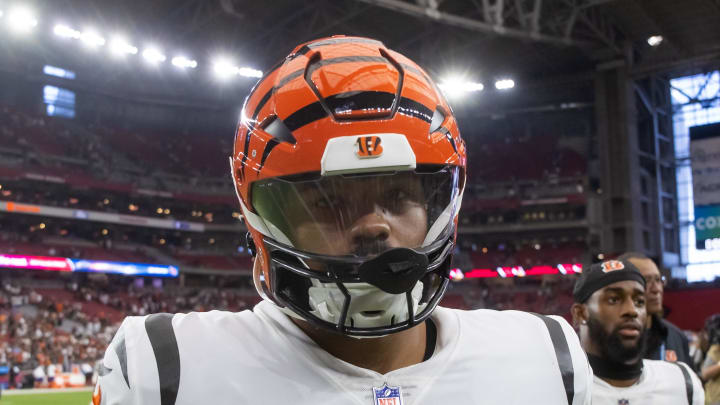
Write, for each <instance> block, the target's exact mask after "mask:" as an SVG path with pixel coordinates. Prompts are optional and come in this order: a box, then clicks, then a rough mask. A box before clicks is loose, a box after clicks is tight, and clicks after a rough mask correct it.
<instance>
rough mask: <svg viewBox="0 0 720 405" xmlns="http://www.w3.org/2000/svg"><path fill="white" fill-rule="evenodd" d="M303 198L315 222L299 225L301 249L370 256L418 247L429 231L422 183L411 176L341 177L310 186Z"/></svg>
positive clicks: (298, 241) (298, 236) (298, 244)
mask: <svg viewBox="0 0 720 405" xmlns="http://www.w3.org/2000/svg"><path fill="white" fill-rule="evenodd" d="M302 200H303V201H306V202H308V203H307V207H306V209H307V210H308V211H309V212H310V213H311V214H310V217H311V218H312V221H305V222H302V223H300V224H299V226H298V227H297V228H296V230H295V237H294V239H295V240H296V241H297V246H298V248H300V249H302V250H306V251H309V252H316V253H320V254H327V255H347V254H355V255H358V256H369V255H374V254H378V253H381V252H383V251H385V250H387V249H390V248H394V247H408V248H415V247H419V246H420V245H421V244H422V242H423V240H424V238H425V235H426V234H427V231H428V218H427V211H426V208H425V204H424V201H425V197H424V191H423V187H422V184H421V182H420V181H419V180H418V179H416V178H413V177H412V176H409V175H408V176H403V175H400V176H387V177H386V178H382V177H380V178H369V179H366V180H358V181H353V182H343V181H341V180H339V181H337V182H335V184H332V186H331V187H328V188H325V189H314V188H309V189H307V190H305V191H304V195H303V196H302Z"/></svg>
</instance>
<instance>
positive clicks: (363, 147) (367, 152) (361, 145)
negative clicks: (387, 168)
mask: <svg viewBox="0 0 720 405" xmlns="http://www.w3.org/2000/svg"><path fill="white" fill-rule="evenodd" d="M355 143H356V144H357V150H356V151H355V154H356V155H357V157H359V158H361V159H367V158H376V157H379V156H381V155H382V153H383V147H382V145H381V143H382V139H381V138H380V137H379V136H377V135H372V136H360V137H358V138H357V141H356V142H355Z"/></svg>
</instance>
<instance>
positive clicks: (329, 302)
mask: <svg viewBox="0 0 720 405" xmlns="http://www.w3.org/2000/svg"><path fill="white" fill-rule="evenodd" d="M345 287H346V288H347V290H348V292H349V293H350V297H352V299H351V300H350V308H349V309H348V314H347V318H346V320H345V326H353V327H356V328H374V327H380V326H391V325H394V324H395V325H397V324H399V323H402V322H406V321H407V320H408V308H407V301H406V298H405V297H406V296H405V294H389V293H386V292H385V291H382V290H381V289H379V288H377V287H375V286H374V285H371V284H368V283H347V284H345ZM422 291H423V283H422V282H420V281H418V282H417V284H415V287H414V288H413V289H412V292H411V296H412V307H413V310H414V313H415V315H417V314H418V313H420V312H422V311H423V309H425V307H426V306H427V303H425V304H419V302H420V298H421V297H422ZM308 295H309V296H310V308H311V309H312V310H311V311H310V313H312V314H313V315H315V316H317V317H318V318H320V319H322V320H324V321H327V322H330V323H334V324H337V323H338V322H339V321H340V317H341V315H342V308H343V304H344V303H345V296H344V295H343V293H342V291H340V289H339V288H338V287H337V285H336V284H335V283H321V282H320V281H318V280H315V279H313V280H312V287H310V288H309V289H308Z"/></svg>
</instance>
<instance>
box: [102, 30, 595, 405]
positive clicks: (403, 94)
mask: <svg viewBox="0 0 720 405" xmlns="http://www.w3.org/2000/svg"><path fill="white" fill-rule="evenodd" d="M478 142H482V140H481V139H479V140H478ZM230 160H231V162H230V163H231V167H232V173H231V174H232V177H233V180H234V183H235V189H236V191H237V195H238V198H239V201H240V206H241V208H242V212H243V216H244V219H245V223H246V224H247V227H248V228H249V234H250V236H249V241H250V245H251V246H250V248H251V251H252V252H253V255H254V256H255V262H254V269H253V275H254V280H255V286H256V288H257V290H258V292H259V293H260V294H261V295H262V297H263V298H264V300H263V301H262V302H261V303H260V304H258V305H257V306H256V307H255V308H254V309H253V310H252V311H244V312H240V313H229V312H218V311H211V312H208V313H190V314H175V315H170V314H155V315H150V316H145V317H130V318H127V319H126V320H125V321H124V323H123V325H122V327H121V328H120V330H119V331H118V333H117V335H116V336H115V338H114V340H113V342H112V343H111V345H110V347H109V348H108V350H107V352H106V356H105V359H104V363H103V370H102V373H101V376H100V378H99V384H98V387H97V388H96V392H95V398H96V403H97V404H101V405H115V404H160V405H180V404H183V405H189V404H192V405H197V404H203V403H213V404H234V405H239V404H256V403H267V404H288V403H292V404H316V403H323V404H343V405H345V404H361V405H373V404H374V405H400V404H405V405H418V404H446V403H447V404H450V403H452V404H474V405H478V404H530V403H532V404H552V405H558V404H567V405H573V404H574V405H580V404H589V403H590V385H591V381H592V379H591V370H590V368H589V366H588V364H587V360H586V357H585V354H584V353H583V352H582V348H581V346H580V343H579V341H578V339H577V336H576V335H575V333H574V331H573V329H572V328H571V327H570V325H569V324H568V323H567V322H565V321H564V320H563V319H561V318H559V317H545V316H540V315H534V314H529V313H524V312H516V311H506V312H496V311H489V310H479V311H468V312H465V311H459V310H451V309H446V308H439V307H437V305H438V302H439V301H440V299H441V298H442V297H443V294H444V293H445V291H446V290H447V288H448V283H449V277H448V274H449V271H450V269H451V268H450V264H451V256H452V253H453V250H454V249H455V235H456V232H457V218H458V210H459V209H460V201H461V199H462V194H463V190H464V187H465V160H466V150H465V142H464V141H463V140H462V138H461V137H460V133H459V131H458V126H457V123H456V122H455V117H454V116H453V112H452V110H451V109H450V106H449V105H448V103H447V101H446V100H445V99H444V97H443V96H442V95H441V93H440V91H439V90H438V88H437V87H436V85H435V84H434V83H433V81H432V80H431V79H430V78H429V76H428V75H427V74H426V73H425V71H424V70H423V69H421V68H420V67H419V66H418V65H416V64H415V63H414V62H413V61H411V60H410V59H408V58H406V57H405V56H403V55H401V54H399V53H397V52H394V51H391V50H389V49H387V48H386V47H385V46H384V45H383V44H382V43H381V42H379V41H376V40H373V39H368V38H359V37H344V36H338V37H331V38H324V39H319V40H315V41H311V42H308V43H305V44H302V45H299V46H298V47H297V48H295V49H294V50H293V51H292V53H290V55H288V56H287V57H286V58H285V59H284V60H282V61H281V63H280V64H278V65H277V66H276V67H274V68H273V69H271V70H270V72H269V73H267V74H266V75H265V77H263V78H262V79H260V81H259V82H258V84H257V85H256V86H255V88H254V89H253V90H252V91H251V92H250V95H249V96H248V97H247V99H246V101H245V105H244V107H243V111H242V117H241V119H240V123H239V125H238V128H237V132H236V134H235V149H234V153H233V156H232V157H231V159H230Z"/></svg>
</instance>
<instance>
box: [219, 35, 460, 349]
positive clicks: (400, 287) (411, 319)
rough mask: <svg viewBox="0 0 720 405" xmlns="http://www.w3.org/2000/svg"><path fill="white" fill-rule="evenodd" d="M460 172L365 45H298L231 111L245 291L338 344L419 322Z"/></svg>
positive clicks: (405, 72) (444, 141)
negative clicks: (244, 231) (247, 266)
mask: <svg viewBox="0 0 720 405" xmlns="http://www.w3.org/2000/svg"><path fill="white" fill-rule="evenodd" d="M465 161H466V151H465V143H464V142H463V140H462V138H461V137H460V133H459V130H458V127H457V123H456V122H455V118H454V116H453V113H452V110H451V109H450V106H449V105H448V103H447V101H446V100H445V98H444V97H443V96H442V95H441V93H440V91H439V90H438V88H437V86H436V85H435V84H434V83H433V81H432V80H431V79H430V78H429V76H428V75H427V74H426V73H425V72H424V71H423V70H422V68H420V67H419V66H418V65H416V64H415V63H414V62H413V61H411V60H410V59H408V58H406V57H405V56H403V55H401V54H399V53H397V52H394V51H391V50H389V49H387V48H386V47H385V46H384V45H383V44H382V43H381V42H379V41H376V40H373V39H369V38H361V37H345V36H335V37H330V38H323V39H318V40H315V41H311V42H308V43H305V44H302V45H299V46H298V47H296V48H295V49H294V50H293V52H292V53H290V55H288V56H287V57H286V58H285V59H284V60H282V61H281V63H279V64H278V65H277V66H276V67H274V68H273V69H272V70H271V71H270V72H268V73H267V74H266V75H265V76H264V77H263V78H262V79H260V81H259V82H258V83H257V84H256V85H255V87H254V88H253V89H252V91H251V92H250V94H249V96H248V97H247V99H246V100H245V104H244V106H243V110H242V115H241V119H240V122H239V124H238V127H237V132H236V134H235V147H234V152H233V155H232V156H231V158H230V163H231V167H232V178H233V180H234V183H235V190H236V192H237V195H238V198H239V200H240V205H241V207H242V212H243V217H244V219H245V222H246V224H247V226H248V229H249V235H248V240H249V242H252V243H253V244H254V249H253V250H254V251H255V254H256V259H255V260H256V264H255V268H254V270H253V273H254V280H255V286H256V288H257V289H258V292H259V293H260V294H261V295H262V296H263V298H265V299H268V300H271V301H272V302H274V303H275V304H277V305H278V306H280V307H281V308H282V309H283V310H284V311H285V312H286V313H288V314H289V315H291V316H295V317H299V318H302V319H304V320H306V321H308V322H310V323H312V324H315V325H317V326H320V327H324V328H328V329H331V330H334V331H338V332H340V333H343V334H346V335H351V336H381V335H386V334H389V333H393V332H397V331H400V330H404V329H407V328H410V327H412V326H414V325H416V324H418V323H420V322H422V321H424V320H425V319H427V317H429V316H430V314H431V312H432V311H433V309H434V308H435V306H436V305H437V303H438V301H439V300H440V298H442V295H443V294H444V292H445V290H446V288H447V285H448V280H449V278H448V271H449V266H450V260H451V256H452V250H453V248H454V244H455V237H456V228H457V215H458V210H459V208H460V202H461V199H462V192H463V189H464V184H465Z"/></svg>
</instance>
